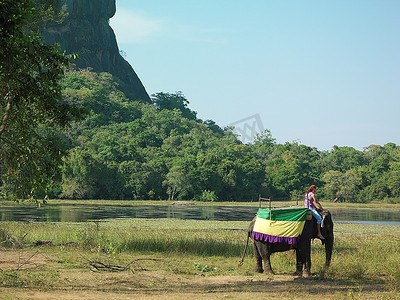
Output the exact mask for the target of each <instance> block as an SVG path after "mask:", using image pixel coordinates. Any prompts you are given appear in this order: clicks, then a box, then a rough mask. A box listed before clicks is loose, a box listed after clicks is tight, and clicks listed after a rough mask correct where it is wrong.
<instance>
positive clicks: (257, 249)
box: [239, 212, 334, 277]
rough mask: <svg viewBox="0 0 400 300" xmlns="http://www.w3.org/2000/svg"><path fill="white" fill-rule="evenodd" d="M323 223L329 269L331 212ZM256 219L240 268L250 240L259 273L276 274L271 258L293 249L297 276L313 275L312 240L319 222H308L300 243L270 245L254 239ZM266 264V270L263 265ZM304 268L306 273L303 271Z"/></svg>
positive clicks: (326, 214) (250, 228)
mask: <svg viewBox="0 0 400 300" xmlns="http://www.w3.org/2000/svg"><path fill="white" fill-rule="evenodd" d="M324 214H325V216H324V218H323V223H322V224H321V225H322V226H321V227H322V228H321V233H322V235H323V236H324V238H325V240H321V241H322V244H323V245H325V255H326V256H325V267H326V268H328V267H329V265H330V263H331V259H332V250H333V241H334V235H333V221H332V216H331V214H330V213H329V212H327V213H324ZM255 219H256V218H254V219H253V221H252V222H251V223H250V226H249V229H248V231H247V243H246V247H245V250H244V253H243V256H242V259H241V261H240V262H239V266H240V265H242V264H243V260H244V257H245V254H246V250H247V246H248V243H249V239H251V240H252V242H253V249H254V256H255V261H256V264H255V269H254V271H255V272H257V273H263V272H264V273H266V274H274V272H273V271H272V268H271V262H270V256H271V254H272V253H275V252H284V251H288V250H291V249H294V250H295V251H296V272H295V275H296V276H304V277H308V276H310V275H311V240H312V239H314V238H316V237H317V220H316V219H315V218H314V217H312V219H311V220H307V221H306V222H305V225H304V229H303V231H302V233H301V235H300V237H299V240H298V243H297V244H294V245H289V244H283V243H269V242H265V241H260V240H255V239H253V227H254V223H255ZM263 262H264V269H263V265H262V263H263ZM303 268H304V271H303Z"/></svg>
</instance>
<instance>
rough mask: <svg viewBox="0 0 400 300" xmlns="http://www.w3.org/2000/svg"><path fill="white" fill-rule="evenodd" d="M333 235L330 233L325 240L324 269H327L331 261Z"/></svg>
mask: <svg viewBox="0 0 400 300" xmlns="http://www.w3.org/2000/svg"><path fill="white" fill-rule="evenodd" d="M333 240H334V237H333V233H331V234H330V235H329V236H328V237H327V238H325V241H324V242H325V255H326V256H325V267H326V268H329V266H330V264H331V260H332V251H333Z"/></svg>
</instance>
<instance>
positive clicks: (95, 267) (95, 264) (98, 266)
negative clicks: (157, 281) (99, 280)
mask: <svg viewBox="0 0 400 300" xmlns="http://www.w3.org/2000/svg"><path fill="white" fill-rule="evenodd" d="M146 260H147V261H161V259H157V258H137V259H134V260H132V261H131V262H129V263H128V264H127V265H125V266H119V265H112V264H105V263H103V262H101V261H91V260H88V261H89V265H90V266H91V269H90V270H91V271H93V272H100V271H103V272H105V271H110V272H123V271H127V270H129V269H130V268H131V266H132V265H133V264H136V263H137V262H138V261H146ZM139 270H140V271H148V270H147V269H145V268H143V267H141V266H139Z"/></svg>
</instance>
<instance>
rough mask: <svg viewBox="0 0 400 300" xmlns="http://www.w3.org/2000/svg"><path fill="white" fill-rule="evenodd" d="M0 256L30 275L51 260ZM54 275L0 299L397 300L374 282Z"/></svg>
mask: <svg viewBox="0 0 400 300" xmlns="http://www.w3.org/2000/svg"><path fill="white" fill-rule="evenodd" d="M0 255H1V256H0V268H1V270H15V269H16V268H18V266H20V270H22V272H28V273H29V272H32V274H34V272H37V271H38V270H41V269H44V267H45V266H47V267H48V265H50V264H51V263H52V262H51V260H52V258H50V257H49V256H48V255H46V254H43V253H35V252H24V253H21V251H17V250H14V251H1V253H0ZM32 255H33V256H32ZM31 256H32V257H31ZM30 257H31V258H30ZM47 267H46V268H47ZM56 274H57V276H56V277H55V278H56V279H55V280H52V279H50V280H48V281H46V284H44V285H40V284H39V286H35V285H32V284H28V285H27V286H16V287H4V284H0V286H1V287H0V299H38V300H39V299H40V300H49V299H56V300H67V299H185V300H187V299H257V298H258V297H267V298H270V299H400V296H399V294H396V293H395V292H393V289H392V290H391V291H385V286H383V285H382V284H378V283H368V284H355V283H354V282H348V281H335V282H331V281H328V280H319V279H317V278H316V277H315V276H314V277H310V278H299V277H295V276H291V275H288V274H277V275H265V274H251V275H236V276H223V275H221V276H209V275H204V274H196V275H193V274H189V275H187V274H176V273H174V272H171V271H165V270H164V271H163V270H148V271H143V270H141V271H135V272H129V271H124V272H91V271H90V270H88V269H86V270H83V269H73V268H72V269H63V270H57V271H56ZM33 276H34V275H33ZM1 280H2V279H0V283H1Z"/></svg>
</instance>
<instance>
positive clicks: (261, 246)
mask: <svg viewBox="0 0 400 300" xmlns="http://www.w3.org/2000/svg"><path fill="white" fill-rule="evenodd" d="M254 244H255V245H256V247H257V251H258V255H259V258H257V257H256V268H257V264H259V263H261V260H262V262H264V273H266V274H274V272H273V271H272V268H271V261H270V256H271V249H270V245H269V244H268V243H265V242H260V241H255V242H254ZM257 260H258V261H257ZM258 270H262V267H261V268H259V269H258ZM256 272H257V271H256ZM261 272H262V271H261Z"/></svg>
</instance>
